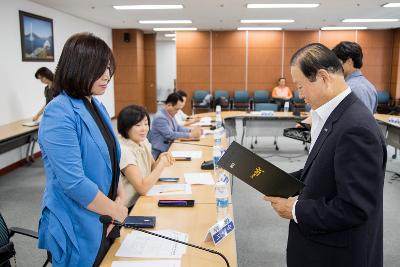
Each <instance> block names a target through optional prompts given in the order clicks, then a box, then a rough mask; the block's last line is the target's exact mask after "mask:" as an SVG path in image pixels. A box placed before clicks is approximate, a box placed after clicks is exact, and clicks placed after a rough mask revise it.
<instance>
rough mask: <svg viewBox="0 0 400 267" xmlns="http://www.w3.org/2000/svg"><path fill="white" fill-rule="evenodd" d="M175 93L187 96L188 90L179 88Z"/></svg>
mask: <svg viewBox="0 0 400 267" xmlns="http://www.w3.org/2000/svg"><path fill="white" fill-rule="evenodd" d="M175 93H177V94H179V95H181V97H187V94H186V92H185V91H182V90H178V91H176V92H175Z"/></svg>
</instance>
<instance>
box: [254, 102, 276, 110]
mask: <svg viewBox="0 0 400 267" xmlns="http://www.w3.org/2000/svg"><path fill="white" fill-rule="evenodd" d="M255 110H256V111H264V110H272V111H277V110H278V104H275V103H256V104H255Z"/></svg>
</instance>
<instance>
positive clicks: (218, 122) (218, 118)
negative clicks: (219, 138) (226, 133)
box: [215, 105, 222, 129]
mask: <svg viewBox="0 0 400 267" xmlns="http://www.w3.org/2000/svg"><path fill="white" fill-rule="evenodd" d="M220 127H222V116H221V106H220V105H218V106H216V107H215V128H217V129H218V128H220Z"/></svg>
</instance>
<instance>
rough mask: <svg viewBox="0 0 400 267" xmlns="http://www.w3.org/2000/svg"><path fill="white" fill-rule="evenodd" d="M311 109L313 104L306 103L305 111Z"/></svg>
mask: <svg viewBox="0 0 400 267" xmlns="http://www.w3.org/2000/svg"><path fill="white" fill-rule="evenodd" d="M310 110H311V106H310V105H309V104H306V105H305V106H304V111H305V112H310Z"/></svg>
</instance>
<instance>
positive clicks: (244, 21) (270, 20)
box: [240, 19, 294, 24]
mask: <svg viewBox="0 0 400 267" xmlns="http://www.w3.org/2000/svg"><path fill="white" fill-rule="evenodd" d="M293 22H294V19H242V20H240V23H243V24H247V23H248V24H251V23H293Z"/></svg>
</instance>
